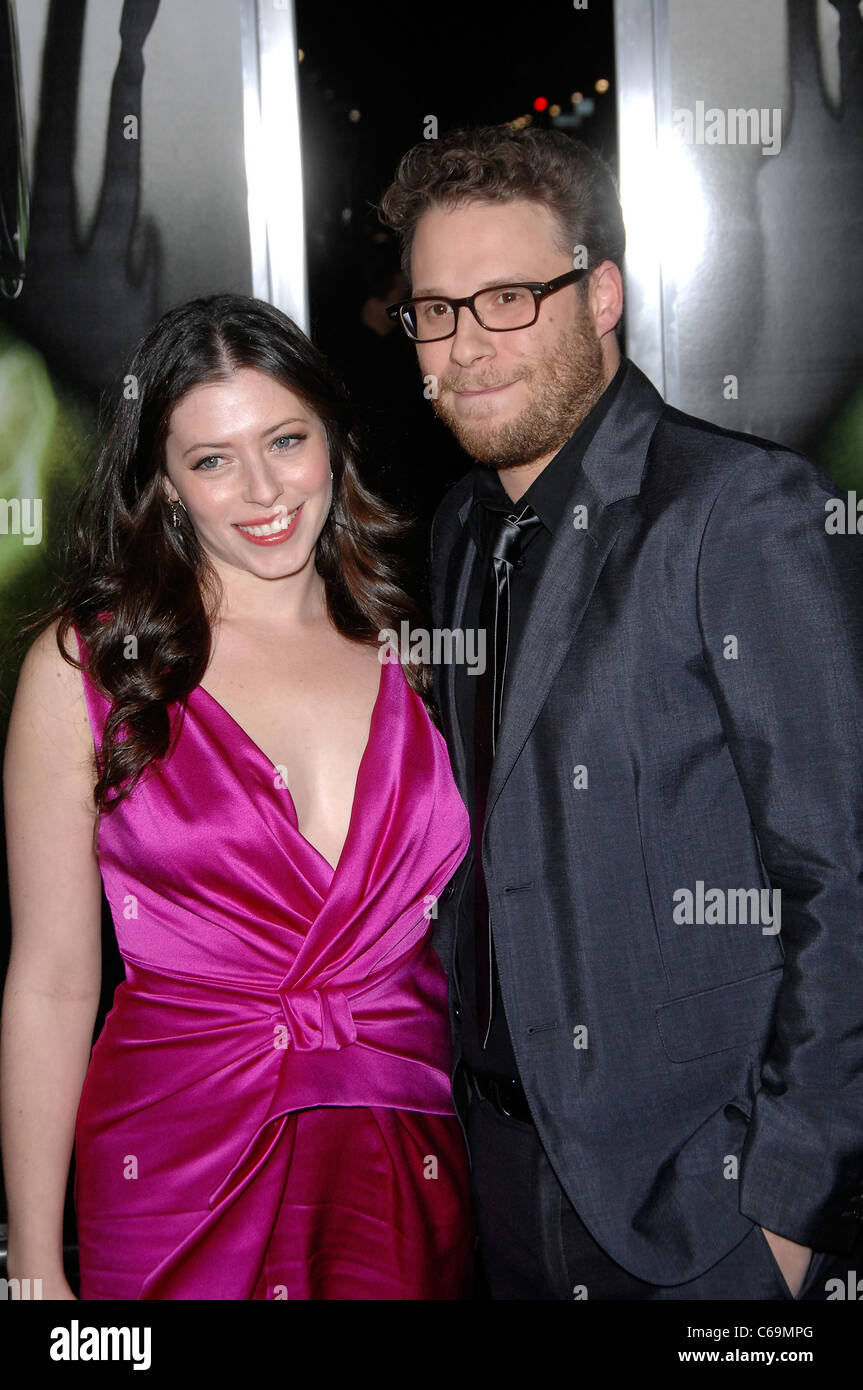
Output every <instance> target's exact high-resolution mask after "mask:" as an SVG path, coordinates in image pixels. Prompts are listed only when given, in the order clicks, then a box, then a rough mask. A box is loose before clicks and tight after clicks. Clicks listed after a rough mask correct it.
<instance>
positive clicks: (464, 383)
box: [439, 372, 527, 391]
mask: <svg viewBox="0 0 863 1390" xmlns="http://www.w3.org/2000/svg"><path fill="white" fill-rule="evenodd" d="M526 375H527V373H525V372H518V373H517V375H516V376H501V377H485V376H442V377H440V379H439V386H440V389H441V390H442V391H487V390H488V389H489V388H490V387H492V386H508V385H509V384H510V383H511V382H513V381H522V380H523V379H524V377H525V376H526Z"/></svg>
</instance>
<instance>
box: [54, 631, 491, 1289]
mask: <svg viewBox="0 0 863 1390" xmlns="http://www.w3.org/2000/svg"><path fill="white" fill-rule="evenodd" d="M79 644H80V639H79ZM84 651H85V649H84V648H83V647H82V652H84ZM84 686H85V691H86V697H87V705H88V709H89V713H90V720H91V724H92V727H93V732H94V737H95V739H96V743H97V746H98V745H99V743H100V742H101V731H102V727H103V724H104V721H105V718H106V716H107V713H108V710H109V708H110V703H109V701H108V700H106V699H105V697H104V696H103V695H101V694H100V693H99V691H98V690H97V689H96V687H95V685H94V684H93V683H92V682H91V681H90V679H89V677H87V676H86V675H85V678H84ZM171 714H172V720H173V719H175V718H176V719H178V720H180V721H181V732H180V734H179V738H178V741H177V743H176V746H175V749H174V752H173V753H172V754H171V755H170V756H169V757H168V758H167V759H166V760H163V761H162V762H159V763H155V764H151V765H150V767H149V768H148V770H147V772H146V773H145V775H144V778H143V779H142V780H141V781H140V782H139V783H138V786H137V787H136V788H135V790H134V791H133V792H132V794H131V796H130V798H129V799H128V800H127V801H126V802H124V803H123V804H122V805H120V806H119V807H118V808H117V810H116V811H114V812H112V813H111V814H109V815H105V816H103V817H102V819H101V824H100V830H99V842H98V844H99V864H100V868H101V873H102V880H103V883H104V886H105V893H106V896H107V899H108V902H109V904H110V907H111V912H112V915H113V919H114V926H115V929H116V934H117V942H118V945H119V948H120V952H121V954H122V956H123V959H124V962H125V968H126V979H125V980H124V982H123V983H122V984H121V985H119V986H118V988H117V991H116V994H115V996H114V1005H113V1008H112V1009H111V1011H110V1013H109V1014H108V1017H107V1019H106V1020H105V1026H104V1028H103V1030H102V1032H101V1034H100V1036H99V1038H98V1040H97V1042H96V1044H95V1047H94V1048H93V1053H92V1058H91V1062H90V1067H89V1070H88V1072H87V1075H86V1078H85V1081H84V1087H83V1091H82V1094H81V1102H80V1106H79V1109H78V1117H77V1124H76V1132H75V1144H76V1178H75V1203H76V1211H77V1221H78V1238H79V1251H80V1271H81V1297H82V1298H84V1299H288V1298H292V1299H459V1298H464V1297H468V1296H469V1291H470V1290H469V1285H470V1278H471V1268H470V1266H471V1254H470V1252H471V1244H472V1242H471V1237H472V1230H471V1218H470V1205H469V1176H468V1161H467V1155H466V1152H465V1148H464V1141H463V1138H462V1133H461V1129H460V1127H459V1124H458V1121H457V1119H456V1118H455V1115H454V1112H453V1105H452V1097H451V1091H450V1079H449V1064H450V1043H449V1031H448V1023H447V1009H446V976H445V974H444V972H443V970H442V969H441V966H440V963H439V961H438V959H437V956H436V955H435V953H434V951H433V949H432V946H431V944H430V940H429V936H430V929H431V918H432V916H433V911H434V909H433V904H434V901H435V898H436V896H437V894H438V893H439V892H440V891H441V889H442V888H443V887H444V885H445V884H446V883H447V881H448V879H449V878H450V877H451V876H452V874H453V872H454V870H455V869H456V867H457V866H458V864H459V862H460V861H461V859H462V858H463V856H464V854H465V851H466V848H467V844H468V840H469V823H468V817H467V813H466V811H465V808H464V804H463V802H462V801H461V798H460V796H459V794H458V791H457V789H456V786H455V784H454V782H453V779H452V775H451V772H450V766H449V759H448V756H447V751H446V746H445V744H444V740H443V739H442V737H441V736H440V734H439V733H438V731H437V730H436V729H435V728H434V726H433V725H432V724H431V722H430V720H429V718H428V715H427V714H426V711H425V709H424V707H423V704H422V701H421V700H420V699H419V697H418V696H417V695H416V694H415V693H414V691H412V690H411V688H410V686H409V685H408V683H407V681H406V680H405V676H404V672H403V671H402V669H401V666H400V665H398V664H397V663H396V664H384V665H382V667H381V681H380V689H379V692H378V696H377V701H376V704H375V707H374V712H373V714H372V720H371V729H370V733H369V739H368V743H367V746H366V749H365V753H364V754H363V758H362V762H361V764H360V769H359V773H358V776H357V783H356V792H355V797H354V805H353V812H352V816H351V821H350V828H349V831H348V836H347V840H346V842H345V846H344V849H343V851H342V855H341V858H340V860H339V862H338V865H337V867H336V869H335V871H334V870H333V869H332V867H331V865H330V864H329V863H328V862H327V861H326V859H324V858H323V856H322V855H321V854H320V853H319V851H318V850H316V849H315V848H314V847H313V846H312V845H311V844H310V843H309V842H308V841H307V840H306V839H305V838H304V837H303V836H302V835H301V834H300V831H299V828H298V824H297V815H296V810H295V808H294V804H293V801H292V800H291V794H290V792H289V791H288V789H287V788H286V786H285V785H284V782H283V780H282V778H281V776H280V775H279V773H278V771H277V770H276V769H275V768H274V767H273V765H272V763H271V762H270V760H269V758H267V757H266V755H265V754H264V753H263V752H262V751H261V749H260V748H258V746H257V744H255V743H254V742H253V741H252V740H251V738H250V737H249V736H248V735H247V734H246V733H245V732H244V730H243V729H242V728H241V727H240V725H239V724H238V723H237V722H236V721H235V720H234V719H233V717H232V716H231V715H230V714H228V712H227V710H225V709H224V708H223V707H222V705H220V704H219V703H218V701H217V700H216V699H215V698H214V697H213V696H211V695H210V694H209V693H208V692H207V691H206V690H205V689H204V688H203V686H198V687H197V688H196V689H195V690H194V691H192V693H191V695H190V697H189V699H188V701H187V702H186V708H185V712H183V711H182V710H181V709H180V707H179V706H174V707H172V710H171Z"/></svg>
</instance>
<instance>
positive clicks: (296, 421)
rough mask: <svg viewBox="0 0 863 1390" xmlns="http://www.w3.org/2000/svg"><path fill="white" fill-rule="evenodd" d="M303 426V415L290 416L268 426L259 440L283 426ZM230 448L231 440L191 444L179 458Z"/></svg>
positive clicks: (305, 422)
mask: <svg viewBox="0 0 863 1390" xmlns="http://www.w3.org/2000/svg"><path fill="white" fill-rule="evenodd" d="M305 424H308V421H307V420H306V418H305V416H303V415H292V416H291V417H290V419H288V420H282V421H280V422H279V424H278V425H270V426H269V427H268V428H267V429H265V430H262V431H261V438H262V439H266V437H267V435H268V434H275V433H276V431H277V430H283V429H284V428H285V425H305ZM230 447H231V440H230V439H226V440H223V441H222V443H221V444H192V445H191V447H190V448H188V449H184V451H183V453H182V454H181V456H180V457H181V458H185V457H186V455H187V454H193V453H194V452H195V450H196V449H230Z"/></svg>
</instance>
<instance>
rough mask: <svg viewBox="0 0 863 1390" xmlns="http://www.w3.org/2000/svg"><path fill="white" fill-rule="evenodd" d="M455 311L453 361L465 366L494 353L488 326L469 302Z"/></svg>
mask: <svg viewBox="0 0 863 1390" xmlns="http://www.w3.org/2000/svg"><path fill="white" fill-rule="evenodd" d="M453 312H454V313H455V315H456V321H455V333H454V334H453V336H452V338H451V339H450V357H451V358H452V359H453V361H455V362H458V364H459V366H462V367H465V366H467V365H468V364H469V363H471V362H475V361H476V359H477V358H478V357H487V356H489V355H490V354H493V352H494V348H493V346H492V340H491V334H490V333H489V331H488V329H487V328H483V326H482V324H481V323H480V322H479V320H478V319H477V317H476V315H475V314H472V313H471V311H470V309H469V307H468V306H467V304H460V305H459V306H458V308H457V309H455V310H454V311H453Z"/></svg>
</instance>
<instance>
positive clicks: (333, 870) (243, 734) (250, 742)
mask: <svg viewBox="0 0 863 1390" xmlns="http://www.w3.org/2000/svg"><path fill="white" fill-rule="evenodd" d="M390 664H391V663H389V662H386V661H383V662H381V674H380V677H379V678H378V692H377V695H376V696H375V702H374V705H373V706H372V713H371V718H370V720H369V733H368V738H367V739H366V746H365V748H364V749H363V753H362V757H361V758H360V761H359V766H358V768H357V776H356V781H355V783H354V795H353V800H352V801H351V813H350V816H349V818H348V830H347V834H346V835H345V842H344V844H343V845H342V849H341V853H340V854H339V857H338V859H337V860H336V863H335V864H331V863H330V861H329V859H327V857H326V855H325V854H322V853H321V851H320V850H319V849H318V847H317V845H313V844H312V842H311V840H309V839H308V838H307V837H306V836H305V835H304V834H303V832H302V830H301V829H300V818H299V816H298V815H297V807H296V803H295V802H294V798H293V795H292V793H291V789H290V787H289V786H288V784H287V782H285V779H284V777H282V782H283V783H284V795H286V796H287V799H288V801H289V803H290V807H291V810H292V811H293V815H294V823H293V829H294V830H295V831H296V833H297V835H298V836H299V837H300V839H301V840H302V841H303V844H305V845H308V847H309V849H310V850H312V852H313V853H314V854H316V855H317V857H318V858H319V859H320V861H321V863H322V864H325V865H326V866H327V868H328V869H329V871H330V874H331V875H332V877H333V878H335V876H336V874H337V873H338V871H339V866H340V865H341V864H342V863H343V862H344V859H345V852H346V850H347V848H348V845H349V843H350V840H351V834H352V831H353V828H354V819H355V813H356V809H357V791H358V788H359V785H360V777H361V775H362V771H363V765H364V763H365V761H366V758H367V757H368V755H369V750H370V749H371V747H372V743H373V742H374V738H375V733H376V723H377V718H378V712H379V710H380V707H381V702H382V697H383V691H384V672H385V670H386V668H387V666H388V665H390ZM199 692H200V693H201V694H203V695H206V697H207V699H208V700H209V702H210V704H211V706H212V707H213V708H214V709H216V710H217V711H218V712H219V713H220V714H222V715H223V717H224V718H225V719H226V720H227V721H228V723H229V724H231V725H232V726H233V728H234V729H235V730H236V732H237V734H238V735H239V737H240V738H241V739H242V740H243V742H244V743H245V744H246V745H247V747H248V748H250V749H251V750H252V751H253V752H254V753H256V754H257V756H258V757H259V758H261V759H263V761H264V762H265V763H266V765H267V768H268V769H269V770H270V772H278V771H279V766H278V764H277V763H274V762H273V760H272V758H270V756H269V755H268V754H267V753H265V752H264V750H263V748H262V747H261V746H260V744H259V743H256V742H255V740H254V739H253V738H252V736H251V734H250V733H249V732H248V730H246V729H244V728H243V725H242V724H241V723H240V721H239V720H238V719H235V718H234V716H233V715H232V714H231V712H230V710H228V709H226V708H225V706H224V705H223V704H222V702H221V700H217V699H216V697H215V695H213V694H212V693H211V692H210V691H209V690H208V689H207V688H206V686H205V685H196V686H195V688H194V690H192V692H191V694H190V696H189V699H191V698H192V696H193V695H197V694H198V693H199ZM279 776H280V777H281V773H279Z"/></svg>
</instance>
